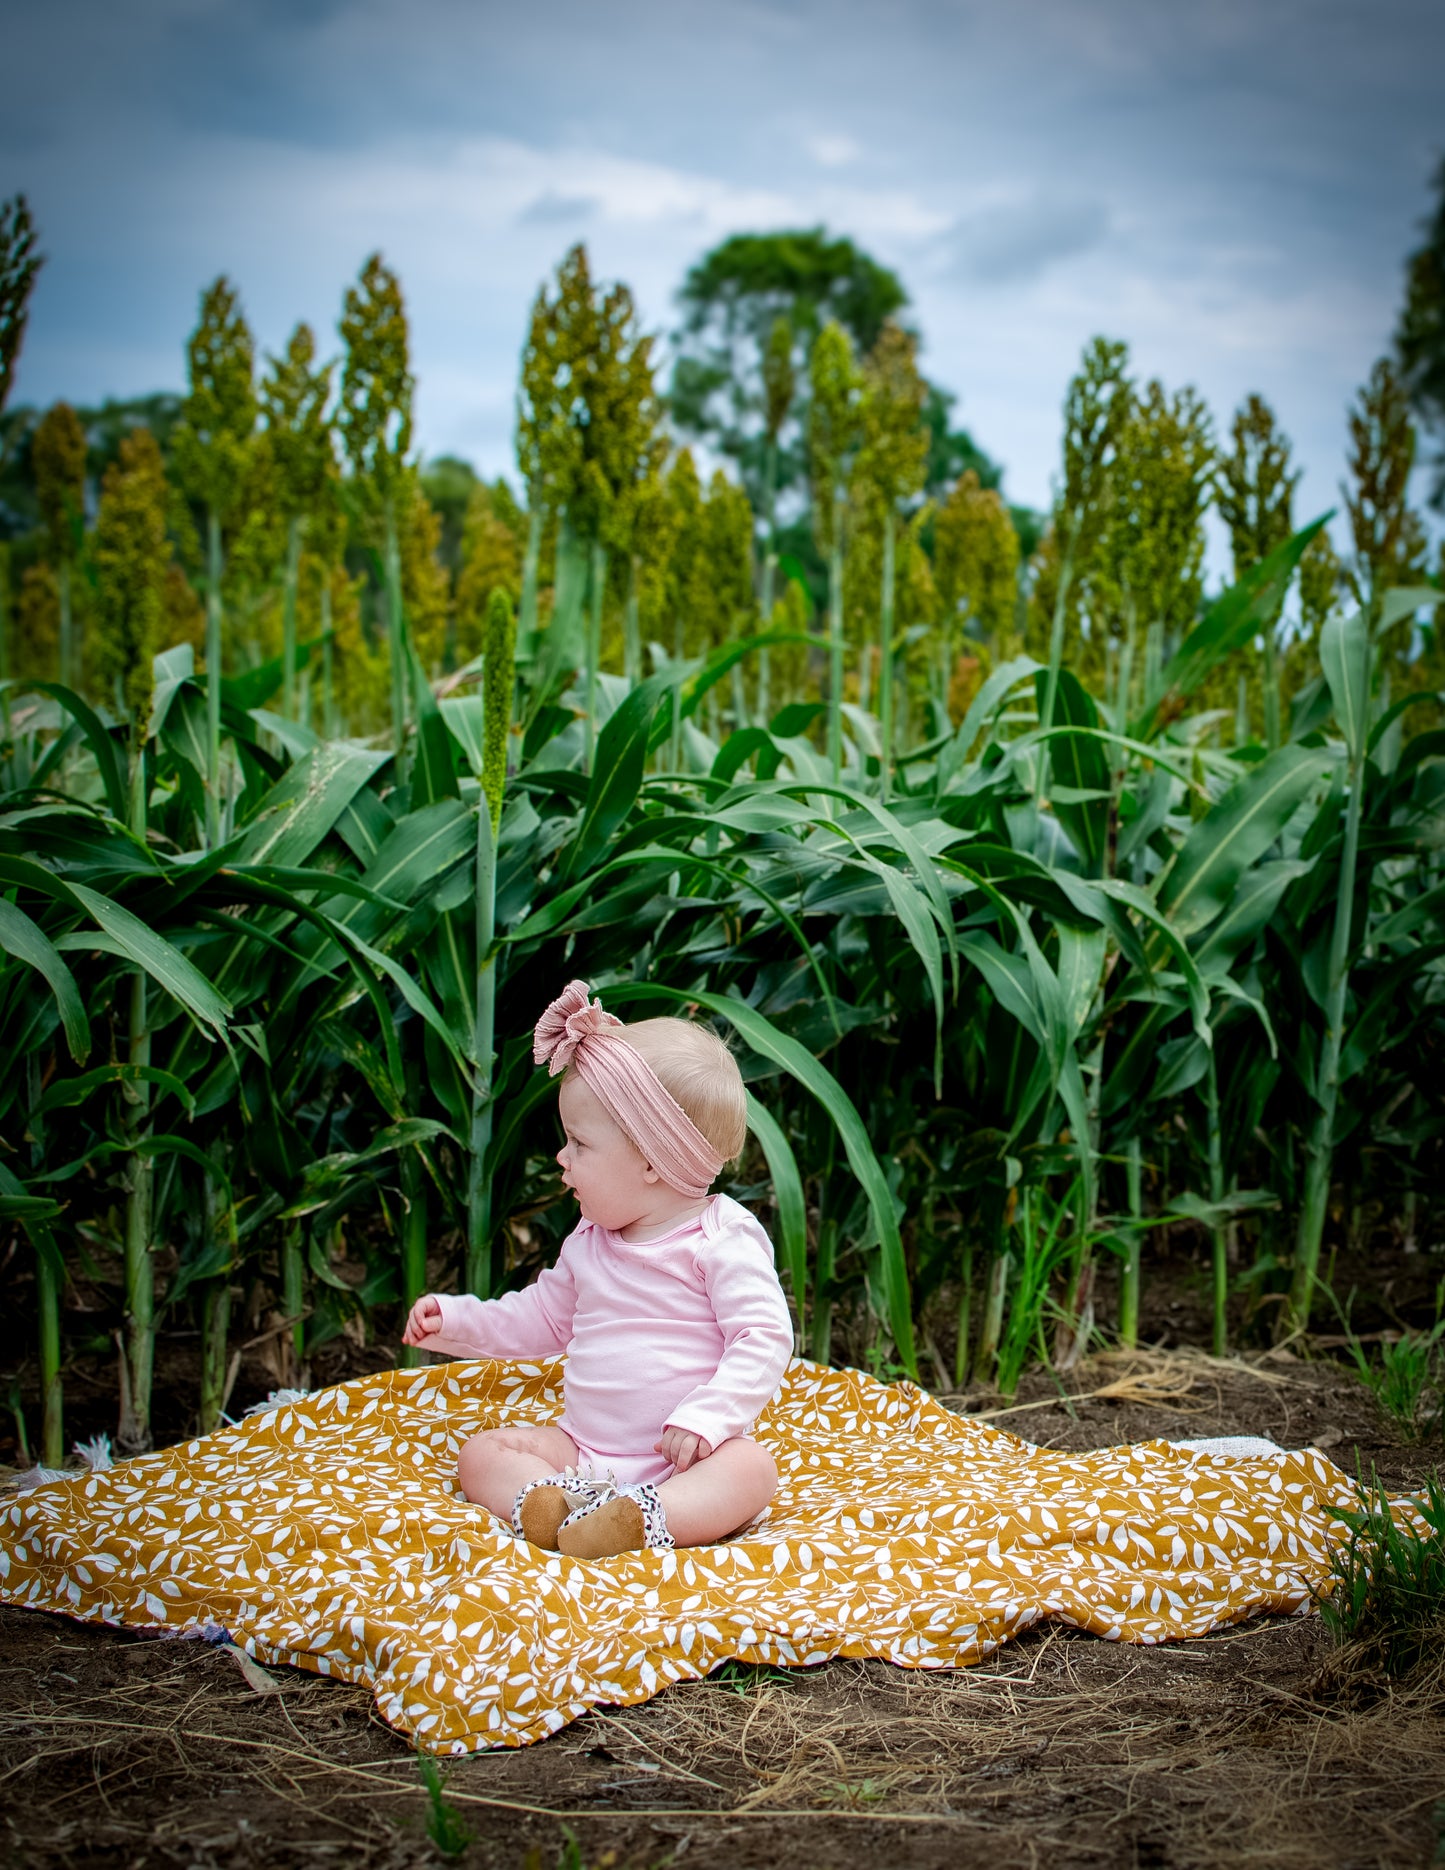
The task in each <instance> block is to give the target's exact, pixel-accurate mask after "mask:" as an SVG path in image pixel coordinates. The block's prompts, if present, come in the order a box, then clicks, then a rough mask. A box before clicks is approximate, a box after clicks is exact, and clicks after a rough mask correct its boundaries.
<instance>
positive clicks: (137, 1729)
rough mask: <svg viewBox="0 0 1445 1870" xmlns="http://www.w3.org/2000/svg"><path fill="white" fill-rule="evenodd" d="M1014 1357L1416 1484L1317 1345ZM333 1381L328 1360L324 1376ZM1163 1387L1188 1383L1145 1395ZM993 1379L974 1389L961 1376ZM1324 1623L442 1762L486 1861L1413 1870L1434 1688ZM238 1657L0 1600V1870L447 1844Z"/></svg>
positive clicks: (342, 1731) (1080, 1388)
mask: <svg viewBox="0 0 1445 1870" xmlns="http://www.w3.org/2000/svg"><path fill="white" fill-rule="evenodd" d="M1152 1367H1153V1369H1154V1374H1153V1376H1149V1375H1148V1373H1147V1372H1146V1373H1145V1379H1144V1381H1143V1384H1142V1389H1141V1384H1140V1382H1139V1380H1138V1376H1137V1370H1136V1375H1135V1377H1134V1379H1133V1381H1132V1388H1133V1392H1134V1399H1133V1400H1123V1401H1120V1400H1116V1399H1110V1398H1097V1397H1095V1398H1094V1399H1092V1400H1089V1399H1087V1398H1088V1393H1089V1392H1092V1391H1097V1390H1099V1389H1101V1388H1106V1387H1108V1386H1110V1385H1111V1384H1112V1385H1115V1386H1117V1385H1118V1384H1119V1382H1120V1380H1121V1377H1123V1378H1124V1379H1126V1380H1127V1379H1128V1378H1129V1368H1128V1366H1126V1365H1123V1364H1121V1363H1120V1361H1119V1360H1118V1359H1117V1358H1114V1359H1111V1358H1108V1357H1105V1358H1097V1359H1094V1360H1092V1361H1091V1362H1089V1363H1087V1364H1085V1365H1083V1366H1081V1367H1080V1368H1078V1369H1077V1370H1075V1371H1074V1372H1073V1373H1071V1375H1070V1377H1069V1378H1068V1379H1067V1381H1066V1387H1067V1388H1068V1389H1069V1390H1070V1391H1071V1392H1072V1393H1073V1394H1072V1396H1071V1398H1070V1399H1069V1400H1067V1401H1064V1400H1060V1399H1059V1397H1058V1394H1057V1390H1056V1387H1055V1384H1054V1382H1053V1380H1052V1379H1051V1378H1049V1377H1047V1376H1042V1375H1041V1376H1037V1377H1034V1378H1031V1379H1029V1380H1028V1381H1027V1382H1026V1383H1025V1385H1024V1386H1023V1388H1022V1389H1021V1390H1020V1394H1019V1397H1018V1399H1017V1402H1018V1404H1025V1405H1040V1406H1033V1407H1018V1406H1016V1407H1015V1408H1014V1410H1013V1412H1012V1413H1008V1414H1005V1413H1003V1412H1001V1411H1000V1412H997V1413H996V1415H995V1417H994V1419H996V1420H998V1422H999V1423H1000V1426H1004V1427H1007V1428H1009V1429H1010V1430H1012V1431H1013V1432H1016V1433H1018V1434H1022V1435H1025V1436H1027V1437H1028V1438H1029V1439H1030V1440H1033V1441H1037V1442H1041V1443H1047V1444H1049V1445H1051V1446H1054V1447H1060V1448H1076V1449H1083V1448H1090V1447H1097V1446H1106V1445H1109V1444H1113V1443H1116V1442H1121V1441H1126V1440H1137V1439H1142V1438H1145V1437H1148V1436H1154V1435H1160V1434H1164V1435H1170V1436H1174V1437H1180V1436H1185V1435H1211V1434H1227V1433H1253V1434H1264V1435H1269V1436H1271V1437H1273V1438H1274V1439H1275V1440H1277V1441H1279V1442H1281V1443H1285V1444H1289V1445H1295V1446H1298V1445H1302V1444H1305V1443H1313V1444H1314V1445H1315V1446H1317V1447H1322V1448H1325V1449H1327V1450H1328V1451H1329V1453H1330V1454H1331V1456H1332V1457H1333V1458H1334V1459H1335V1460H1337V1461H1338V1462H1339V1463H1340V1464H1341V1465H1342V1466H1344V1467H1346V1468H1348V1469H1350V1470H1352V1471H1355V1472H1358V1473H1360V1474H1362V1475H1364V1476H1366V1477H1368V1475H1369V1474H1370V1473H1371V1471H1372V1470H1374V1471H1375V1472H1377V1473H1378V1474H1379V1476H1380V1478H1381V1479H1382V1480H1383V1481H1385V1482H1387V1483H1388V1484H1390V1485H1391V1486H1395V1487H1405V1486H1408V1485H1409V1484H1411V1483H1412V1482H1416V1481H1419V1480H1420V1479H1421V1478H1423V1476H1424V1475H1425V1474H1426V1473H1427V1472H1428V1471H1429V1470H1430V1469H1431V1468H1432V1467H1433V1465H1434V1464H1435V1460H1436V1458H1437V1457H1438V1452H1439V1451H1438V1447H1437V1446H1434V1445H1432V1444H1430V1443H1409V1442H1405V1441H1402V1440H1401V1439H1400V1438H1399V1437H1398V1435H1397V1434H1395V1433H1394V1431H1393V1430H1392V1427H1391V1425H1390V1424H1389V1422H1388V1420H1387V1419H1386V1418H1384V1417H1383V1416H1382V1415H1381V1414H1380V1412H1379V1411H1378V1410H1377V1408H1376V1406H1375V1404H1374V1401H1373V1399H1372V1398H1371V1396H1370V1395H1369V1393H1368V1392H1367V1391H1366V1390H1365V1389H1364V1388H1363V1387H1362V1386H1361V1385H1360V1384H1359V1383H1358V1382H1357V1381H1356V1380H1355V1379H1354V1378H1353V1377H1352V1376H1351V1375H1349V1374H1348V1373H1347V1372H1345V1371H1344V1370H1342V1369H1341V1368H1340V1367H1339V1365H1337V1364H1334V1363H1331V1362H1329V1361H1328V1360H1327V1359H1315V1360H1311V1361H1303V1360H1301V1359H1298V1358H1295V1357H1293V1356H1291V1355H1290V1354H1289V1353H1288V1352H1285V1353H1278V1352H1276V1353H1273V1354H1271V1355H1269V1356H1260V1355H1258V1354H1254V1355H1251V1356H1249V1357H1247V1358H1242V1359H1239V1360H1236V1361H1234V1362H1232V1363H1226V1364H1211V1363H1210V1362H1209V1361H1208V1360H1205V1359H1203V1358H1201V1357H1200V1356H1199V1354H1198V1353H1197V1352H1196V1353H1191V1352H1176V1353H1173V1354H1172V1356H1167V1355H1166V1356H1164V1357H1156V1358H1155V1359H1154V1360H1153V1366H1152ZM319 1375H320V1373H318V1379H319ZM1151 1388H1152V1389H1153V1390H1154V1391H1155V1392H1156V1394H1157V1393H1159V1392H1162V1391H1165V1390H1168V1389H1171V1388H1172V1389H1174V1390H1176V1391H1178V1392H1179V1393H1178V1394H1176V1395H1174V1396H1173V1397H1172V1398H1165V1399H1164V1400H1158V1401H1153V1402H1151V1401H1149V1400H1147V1399H1146V1398H1147V1392H1148V1391H1149V1390H1150V1389H1151ZM966 1400H970V1401H975V1402H976V1401H977V1399H966ZM1331 1657H1332V1650H1331V1644H1330V1640H1329V1637H1328V1635H1327V1633H1326V1631H1325V1629H1324V1627H1323V1626H1322V1624H1321V1622H1320V1620H1319V1619H1318V1618H1317V1617H1309V1618H1305V1619H1273V1620H1262V1621H1259V1622H1256V1623H1252V1624H1247V1625H1243V1626H1240V1627H1237V1628H1235V1629H1233V1630H1227V1631H1222V1632H1220V1633H1219V1634H1218V1635H1216V1636H1213V1637H1209V1638H1205V1639H1196V1640H1192V1641H1190V1642H1188V1643H1184V1644H1179V1645H1171V1646H1168V1647H1163V1648H1158V1649H1136V1648H1126V1647H1120V1646H1114V1645H1110V1644H1108V1643H1103V1642H1100V1641H1098V1640H1096V1639H1094V1638H1091V1637H1088V1636H1084V1635H1080V1634H1078V1633H1074V1632H1068V1631H1064V1630H1061V1629H1056V1628H1055V1629H1048V1628H1046V1629H1041V1630H1037V1631H1034V1632H1032V1633H1030V1634H1029V1635H1028V1636H1026V1637H1025V1638H1023V1639H1022V1640H1021V1641H1019V1642H1018V1643H1016V1644H1015V1645H1013V1646H1012V1647H1011V1648H1009V1649H1006V1650H1004V1651H1003V1652H1001V1653H1000V1654H999V1655H998V1656H997V1657H995V1658H994V1659H993V1660H992V1661H991V1662H989V1663H988V1664H985V1665H983V1666H980V1667H977V1668H973V1669H967V1670H959V1671H947V1672H938V1673H932V1672H923V1671H906V1670H903V1669H898V1668H893V1667H890V1666H888V1665H886V1664H882V1663H856V1662H847V1661H843V1662H835V1663H829V1664H827V1665H825V1666H823V1667H821V1668H817V1669H812V1670H808V1671H798V1672H794V1673H787V1672H782V1671H775V1670H768V1669H755V1668H739V1667H737V1666H736V1665H732V1666H729V1667H726V1668H725V1669H724V1670H722V1671H721V1672H720V1673H719V1674H717V1675H714V1676H712V1677H710V1678H709V1679H708V1680H707V1681H704V1682H698V1683H692V1684H687V1685H682V1686H678V1687H675V1688H672V1689H669V1690H668V1691H667V1692H666V1693H665V1694H663V1695H661V1696H659V1697H658V1698H657V1699H656V1700H655V1701H653V1702H651V1703H650V1704H648V1705H647V1706H645V1707H641V1708H634V1709H630V1710H621V1711H617V1712H609V1711H606V1710H603V1711H601V1712H598V1713H595V1714H592V1715H589V1716H588V1717H587V1718H585V1719H584V1720H581V1721H578V1722H576V1723H574V1725H572V1726H571V1727H568V1728H566V1729H564V1730H563V1732H561V1733H560V1734H557V1735H555V1736H554V1737H553V1738H552V1739H550V1740H548V1741H545V1742H543V1743H542V1744H540V1745H537V1746H534V1747H530V1748H526V1749H523V1750H520V1751H516V1752H509V1753H500V1754H498V1753H490V1754H478V1755H473V1756H472V1757H470V1758H468V1759H465V1760H461V1761H457V1762H454V1763H451V1764H449V1765H447V1766H446V1767H444V1768H443V1774H444V1786H443V1790H442V1797H443V1798H444V1800H445V1802H446V1804H447V1806H448V1807H449V1808H450V1811H451V1813H452V1814H453V1816H454V1819H455V1820H456V1821H458V1822H459V1823H460V1824H461V1825H462V1826H463V1827H464V1828H465V1830H466V1831H467V1833H469V1834H470V1836H469V1841H468V1842H467V1843H465V1844H464V1845H463V1846H462V1848H461V1850H460V1852H459V1854H457V1855H456V1856H455V1857H454V1858H453V1861H456V1862H458V1863H460V1864H462V1865H464V1866H468V1867H469V1870H473V1867H474V1870H484V1867H485V1870H494V1867H495V1870H554V1867H556V1870H602V1867H603V1866H612V1867H613V1870H663V1866H668V1865H673V1864H678V1865H686V1866H687V1870H694V1866H696V1867H697V1870H704V1867H707V1866H718V1867H722V1866H729V1867H731V1866H737V1867H738V1870H751V1867H753V1866H756V1867H758V1870H762V1867H763V1866H769V1867H773V1866H780V1865H790V1866H791V1865H794V1864H796V1865H802V1866H808V1867H809V1870H813V1867H818V1870H822V1867H824V1866H830V1867H831V1866H851V1865H854V1864H857V1863H859V1862H861V1861H867V1860H875V1861H879V1862H883V1861H886V1862H887V1863H888V1864H889V1865H890V1866H894V1867H896V1870H932V1867H933V1866H943V1865H949V1866H953V1865H957V1864H974V1863H987V1864H988V1865H989V1866H990V1870H1007V1867H1009V1866H1013V1865H1021V1866H1022V1865H1028V1866H1034V1865H1049V1866H1055V1865H1061V1866H1072V1865H1079V1866H1089V1867H1090V1870H1093V1867H1095V1866H1097V1867H1098V1870H1112V1867H1113V1866H1120V1867H1121V1870H1122V1867H1125V1866H1128V1867H1129V1870H1135V1867H1138V1870H1144V1867H1146V1866H1169V1867H1170V1870H1173V1867H1174V1866H1179V1867H1180V1870H1186V1867H1191V1870H1192V1867H1193V1866H1212V1865H1223V1864H1241V1863H1247V1864H1250V1865H1278V1866H1291V1867H1293V1866H1298V1867H1299V1870H1316V1867H1317V1866H1322V1865H1330V1866H1334V1865H1340V1866H1354V1865H1360V1866H1365V1865H1391V1866H1393V1865H1412V1866H1413V1865H1426V1864H1430V1863H1431V1862H1440V1861H1445V1854H1441V1852H1442V1837H1445V1703H1442V1699H1441V1697H1440V1695H1439V1693H1438V1691H1437V1692H1434V1693H1427V1692H1424V1691H1420V1692H1418V1693H1413V1694H1412V1693H1403V1694H1402V1693H1400V1692H1399V1691H1396V1692H1394V1693H1392V1694H1390V1695H1388V1696H1386V1697H1385V1698H1383V1699H1375V1700H1374V1701H1371V1700H1370V1699H1369V1698H1368V1696H1362V1695H1358V1694H1354V1695H1351V1694H1341V1692H1340V1690H1339V1687H1338V1681H1337V1680H1335V1681H1329V1680H1325V1681H1322V1680H1321V1671H1322V1670H1323V1669H1325V1668H1326V1666H1327V1665H1328V1664H1329V1663H1330V1661H1331ZM252 1671H253V1673H252V1676H251V1678H250V1679H248V1676H247V1675H246V1674H244V1673H243V1672H242V1669H241V1666H240V1665H239V1664H238V1662H237V1660H236V1657H235V1654H234V1653H231V1652H227V1651H224V1650H216V1649H210V1648H207V1647H206V1646H205V1645H204V1644H201V1643H197V1642H175V1641H162V1640H157V1639H154V1638H151V1637H147V1636H144V1635H141V1634H139V1633H135V1632H129V1631H121V1630H107V1629H101V1628H96V1627H94V1626H91V1625H82V1624H78V1623H73V1622H69V1621H67V1620H65V1619H63V1618H60V1617H55V1616H49V1615H46V1614H43V1613H39V1612H28V1611H16V1610H0V1864H4V1865H5V1866H15V1867H17V1870H19V1867H20V1866H24V1867H25V1870H31V1867H32V1866H34V1867H35V1870H42V1867H43V1870H51V1866H54V1867H55V1870H61V1867H64V1870H71V1867H72V1866H73V1867H75V1870H79V1867H80V1866H91V1865H97V1866H99V1865H109V1866H126V1867H127V1870H129V1867H131V1866H135V1867H136V1870H140V1867H141V1866H157V1867H159V1866H172V1865H176V1866H186V1867H187V1870H213V1867H214V1870H223V1867H224V1870H231V1867H232V1866H236V1867H237V1870H242V1867H244V1870H285V1867H287V1866H291V1865H299V1864H312V1863H316V1864H325V1863H328V1862H333V1861H334V1862H345V1863H346V1864H347V1865H348V1866H358V1870H410V1867H411V1866H420V1865H435V1864H439V1863H441V1862H443V1861H446V1859H445V1858H444V1856H443V1855H442V1853H441V1852H440V1851H439V1850H438V1848H437V1846H436V1845H435V1844H434V1843H433V1842H432V1840H431V1838H430V1837H429V1835H428V1828H427V1819H428V1811H429V1804H428V1798H427V1794H426V1792H425V1790H424V1788H423V1785H422V1781H421V1776H420V1769H419V1764H418V1760H417V1757H416V1756H415V1755H414V1754H413V1753H412V1752H411V1750H410V1749H409V1748H408V1747H407V1745H406V1744H405V1742H404V1741H403V1740H401V1739H400V1738H399V1737H398V1736H397V1735H396V1734H394V1733H393V1732H392V1731H391V1730H390V1729H389V1728H387V1727H386V1726H385V1725H384V1724H382V1723H381V1722H380V1720H379V1719H378V1718H377V1716H376V1715H375V1714H374V1713H373V1712H372V1710H371V1706H370V1700H369V1696H368V1695H367V1693H366V1691H365V1690H364V1689H360V1688H351V1687H346V1686H342V1685H340V1684H336V1683H332V1682H326V1681H323V1680H319V1679H318V1678H316V1677H314V1676H311V1675H306V1674H302V1673H300V1672H296V1671H291V1670H286V1669H272V1670H269V1671H266V1672H264V1673H262V1672H259V1671H255V1669H254V1665H252Z"/></svg>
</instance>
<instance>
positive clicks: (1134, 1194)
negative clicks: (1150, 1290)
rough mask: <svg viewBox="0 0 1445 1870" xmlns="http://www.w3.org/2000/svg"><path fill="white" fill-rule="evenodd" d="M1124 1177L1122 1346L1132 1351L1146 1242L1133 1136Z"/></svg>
mask: <svg viewBox="0 0 1445 1870" xmlns="http://www.w3.org/2000/svg"><path fill="white" fill-rule="evenodd" d="M1124 1176H1125V1182H1126V1184H1127V1189H1128V1199H1129V1221H1130V1227H1129V1231H1128V1234H1127V1236H1126V1239H1127V1248H1126V1251H1125V1254H1124V1266H1123V1270H1122V1271H1121V1272H1120V1274H1119V1342H1120V1343H1121V1344H1122V1345H1123V1346H1124V1348H1125V1349H1126V1350H1133V1348H1134V1346H1135V1345H1136V1344H1137V1343H1138V1342H1139V1255H1140V1250H1141V1248H1142V1246H1143V1242H1144V1228H1143V1225H1142V1222H1143V1218H1144V1201H1143V1192H1144V1191H1143V1183H1144V1176H1143V1163H1142V1161H1141V1158H1140V1153H1139V1139H1138V1137H1137V1136H1131V1137H1130V1138H1129V1141H1128V1143H1127V1144H1126V1145H1125V1153H1124Z"/></svg>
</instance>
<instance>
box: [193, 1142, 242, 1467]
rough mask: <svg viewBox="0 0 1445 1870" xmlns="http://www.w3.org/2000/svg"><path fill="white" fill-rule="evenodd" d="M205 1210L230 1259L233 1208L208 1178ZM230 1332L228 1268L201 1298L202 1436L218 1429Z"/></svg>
mask: <svg viewBox="0 0 1445 1870" xmlns="http://www.w3.org/2000/svg"><path fill="white" fill-rule="evenodd" d="M206 1207H207V1217H208V1221H209V1226H210V1235H211V1238H212V1239H213V1240H214V1239H215V1238H216V1237H217V1236H218V1235H220V1234H223V1233H224V1235H225V1236H226V1244H227V1247H228V1249H229V1255H230V1258H231V1259H232V1260H233V1261H234V1259H235V1255H236V1207H235V1203H234V1201H233V1200H232V1198H231V1196H230V1194H229V1193H228V1192H226V1191H225V1190H223V1189H222V1188H221V1186H220V1185H219V1184H218V1183H216V1182H215V1181H213V1180H212V1179H211V1178H210V1177H207V1180H206ZM230 1330H231V1269H230V1267H229V1266H228V1267H227V1269H226V1270H225V1272H223V1273H218V1274H217V1276H216V1277H215V1278H214V1279H208V1280H207V1281H206V1283H205V1289H204V1291H203V1292H202V1295H201V1393H200V1429H201V1433H202V1434H203V1435H209V1434H211V1433H212V1432H213V1431H214V1430H215V1429H217V1428H219V1427H220V1424H221V1412H222V1410H223V1409H224V1408H225V1406H226V1378H227V1374H228V1372H227V1362H228V1358H227V1351H228V1348H229V1344H228V1340H229V1337H230Z"/></svg>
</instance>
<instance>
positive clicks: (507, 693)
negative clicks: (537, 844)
mask: <svg viewBox="0 0 1445 1870" xmlns="http://www.w3.org/2000/svg"><path fill="white" fill-rule="evenodd" d="M516 650H517V626H516V620H515V619H514V617H513V615H512V607H511V605H510V604H509V603H508V602H507V598H506V594H505V593H504V592H502V591H494V592H493V593H492V596H491V599H490V601H489V603H488V605H487V619H486V662H485V675H484V681H485V688H484V691H483V703H482V705H483V711H484V720H483V733H482V796H481V798H480V799H479V800H478V802H477V875H476V931H477V932H476V948H475V963H476V981H477V996H476V1004H475V1017H474V1024H473V1029H472V1056H473V1058H474V1060H475V1070H476V1079H475V1083H474V1086H473V1090H472V1122H471V1135H470V1138H469V1139H468V1140H469V1144H470V1159H469V1162H468V1169H467V1250H466V1267H465V1279H466V1289H467V1291H468V1292H475V1293H476V1294H477V1295H478V1297H480V1298H489V1297H490V1296H491V1294H492V1292H493V1290H494V1289H495V1287H496V1284H497V1268H496V1267H495V1266H494V1265H493V1263H492V1242H493V1220H492V1183H491V1175H490V1172H489V1168H488V1163H487V1154H488V1151H489V1150H490V1149H491V1146H492V1113H493V1109H494V1090H493V1073H494V1070H495V1066H496V1012H497V957H496V955H495V954H494V953H493V945H494V943H495V940H496V932H497V834H498V832H499V831H500V829H501V824H502V803H503V799H504V796H505V793H506V785H507V746H508V741H509V738H510V735H511V730H512V702H513V687H514V682H515V663H516Z"/></svg>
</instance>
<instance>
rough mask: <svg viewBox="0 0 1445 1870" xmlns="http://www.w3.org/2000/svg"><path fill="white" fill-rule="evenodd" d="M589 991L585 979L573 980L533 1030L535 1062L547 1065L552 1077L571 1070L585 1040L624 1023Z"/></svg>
mask: <svg viewBox="0 0 1445 1870" xmlns="http://www.w3.org/2000/svg"><path fill="white" fill-rule="evenodd" d="M587 992H588V989H587V983H586V981H585V980H574V981H569V982H568V983H567V985H566V987H565V988H564V989H563V991H562V992H561V993H559V994H558V996H557V998H556V999H555V1000H554V1001H553V1002H552V1004H551V1006H549V1007H548V1008H547V1011H546V1012H545V1013H544V1014H543V1015H542V1017H541V1018H540V1019H539V1020H538V1021H537V1024H536V1026H535V1027H534V1028H533V1030H532V1062H533V1063H534V1064H536V1065H545V1066H546V1067H547V1071H548V1075H549V1076H550V1077H553V1078H555V1077H556V1076H557V1075H558V1073H559V1072H564V1071H565V1070H566V1069H567V1067H568V1066H569V1065H570V1064H571V1063H572V1060H573V1059H574V1057H575V1056H576V1053H577V1048H578V1046H579V1045H581V1043H582V1041H583V1040H584V1039H586V1038H588V1037H589V1036H591V1035H592V1034H594V1033H604V1032H607V1031H608V1030H609V1028H611V1027H614V1026H620V1025H621V1024H622V1021H621V1020H620V1019H619V1018H618V1017H617V1015H616V1014H615V1013H604V1012H603V1010H602V1002H601V1001H600V1000H589V999H588V998H587Z"/></svg>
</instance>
